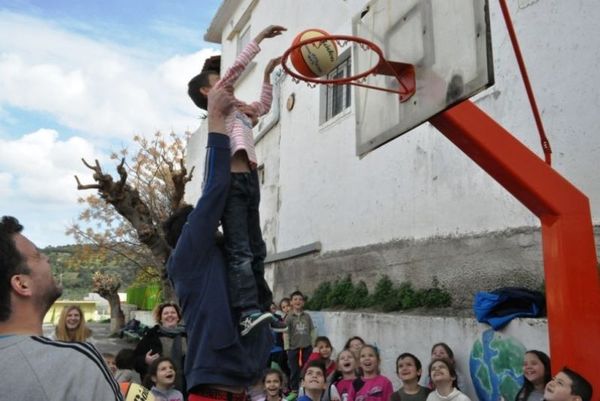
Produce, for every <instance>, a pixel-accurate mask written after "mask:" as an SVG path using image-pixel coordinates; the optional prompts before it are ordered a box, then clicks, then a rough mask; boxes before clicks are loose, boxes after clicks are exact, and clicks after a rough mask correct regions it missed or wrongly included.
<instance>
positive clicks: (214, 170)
mask: <svg viewBox="0 0 600 401" xmlns="http://www.w3.org/2000/svg"><path fill="white" fill-rule="evenodd" d="M233 102H234V100H233V88H232V87H231V86H229V85H228V86H221V87H217V88H214V89H212V90H211V91H210V92H209V93H208V119H207V122H208V131H209V134H208V145H207V148H208V150H207V155H206V163H205V174H204V175H205V178H204V188H203V191H202V196H201V197H200V199H199V200H198V203H197V204H196V207H195V208H194V210H193V211H192V213H190V215H189V216H188V220H187V222H186V224H185V226H184V227H183V230H182V232H181V236H180V237H179V240H178V241H177V247H176V248H175V250H174V251H173V253H172V255H171V258H172V260H171V261H170V262H169V264H168V266H167V267H168V270H169V275H170V276H171V278H173V279H176V276H177V272H178V270H179V269H180V268H181V269H182V270H181V273H182V274H186V273H187V271H188V270H187V269H188V268H189V266H190V264H191V262H192V261H193V262H197V261H198V260H200V259H201V258H202V256H203V255H205V254H206V252H207V250H208V249H209V248H210V247H211V246H212V245H214V242H215V233H216V231H217V228H218V226H219V220H220V219H221V216H222V215H223V209H224V207H225V201H226V199H227V193H228V192H229V178H230V171H229V170H230V152H229V137H228V136H227V135H225V134H223V133H224V132H225V116H226V115H227V113H229V112H230V110H231V108H232V107H233Z"/></svg>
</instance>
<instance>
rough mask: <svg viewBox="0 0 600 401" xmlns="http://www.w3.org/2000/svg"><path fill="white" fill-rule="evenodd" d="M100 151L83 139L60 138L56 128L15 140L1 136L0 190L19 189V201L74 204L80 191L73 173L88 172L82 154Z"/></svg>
mask: <svg viewBox="0 0 600 401" xmlns="http://www.w3.org/2000/svg"><path fill="white" fill-rule="evenodd" d="M99 153H100V152H99V151H98V150H97V149H95V148H94V146H93V145H92V144H91V143H90V142H88V141H87V140H85V139H82V138H78V137H72V138H69V139H67V140H66V141H61V140H59V135H58V132H56V131H54V130H48V129H41V130H38V131H36V132H33V133H31V134H27V135H25V136H23V137H22V138H19V139H16V140H2V139H0V192H2V191H5V192H6V193H7V194H10V193H12V194H13V195H14V194H17V193H18V194H19V195H18V199H13V201H18V202H27V201H31V202H44V203H72V204H75V202H76V200H77V197H79V196H81V193H78V192H79V191H77V187H76V183H75V179H74V178H73V176H74V175H75V174H78V175H80V177H88V176H89V174H90V170H88V169H87V168H86V167H85V166H84V165H83V164H82V162H81V158H82V157H83V158H86V159H87V160H88V161H90V160H94V158H98V156H100V154H99ZM3 188H4V189H3Z"/></svg>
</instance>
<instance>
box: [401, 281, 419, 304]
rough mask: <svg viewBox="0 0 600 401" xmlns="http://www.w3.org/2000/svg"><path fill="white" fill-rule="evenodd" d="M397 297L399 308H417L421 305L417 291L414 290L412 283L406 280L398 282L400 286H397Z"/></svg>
mask: <svg viewBox="0 0 600 401" xmlns="http://www.w3.org/2000/svg"><path fill="white" fill-rule="evenodd" d="M398 298H399V301H400V302H399V306H400V309H412V308H418V307H419V306H421V305H422V302H421V300H420V298H419V296H418V293H417V291H415V289H414V288H413V286H412V284H411V283H408V282H406V283H402V284H400V287H399V288H398Z"/></svg>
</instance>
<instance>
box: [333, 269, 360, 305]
mask: <svg viewBox="0 0 600 401" xmlns="http://www.w3.org/2000/svg"><path fill="white" fill-rule="evenodd" d="M352 292H354V286H353V285H352V279H351V278H350V275H348V276H346V277H344V278H343V279H341V280H336V281H335V282H334V283H333V286H332V287H331V291H330V292H329V294H327V305H328V306H344V305H345V304H346V299H347V298H348V296H349V295H350V294H352Z"/></svg>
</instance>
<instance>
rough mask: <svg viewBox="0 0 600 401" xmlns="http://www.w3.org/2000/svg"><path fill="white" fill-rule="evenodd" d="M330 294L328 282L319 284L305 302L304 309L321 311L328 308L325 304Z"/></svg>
mask: <svg viewBox="0 0 600 401" xmlns="http://www.w3.org/2000/svg"><path fill="white" fill-rule="evenodd" d="M330 292H331V283H330V282H329V281H326V282H324V283H321V284H320V285H319V286H318V287H317V289H316V290H315V292H314V293H313V295H312V296H311V297H310V298H309V300H308V301H307V302H306V304H305V306H306V309H310V310H321V309H324V308H327V307H328V306H329V305H328V304H327V299H328V296H329V293H330Z"/></svg>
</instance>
